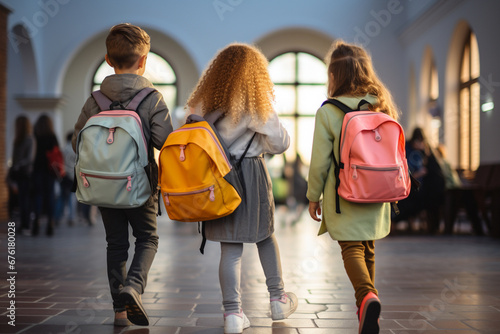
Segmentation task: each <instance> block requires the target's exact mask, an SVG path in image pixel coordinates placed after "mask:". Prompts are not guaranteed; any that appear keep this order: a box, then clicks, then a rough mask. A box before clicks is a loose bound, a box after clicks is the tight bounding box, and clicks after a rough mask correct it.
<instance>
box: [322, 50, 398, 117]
mask: <svg viewBox="0 0 500 334" xmlns="http://www.w3.org/2000/svg"><path fill="white" fill-rule="evenodd" d="M326 63H327V64H328V97H329V98H335V97H339V96H343V95H347V96H364V95H366V94H370V95H373V96H375V97H377V100H378V101H377V103H375V104H374V105H370V106H369V109H370V110H372V111H381V112H383V113H386V114H388V115H389V116H391V117H392V118H394V119H396V120H397V119H398V117H399V112H398V110H397V107H396V105H395V104H394V102H393V101H392V96H391V93H390V92H389V90H388V89H387V88H386V87H385V86H384V84H383V83H382V82H381V81H380V79H379V78H378V76H377V74H376V73H375V70H374V68H373V64H372V60H371V58H370V56H369V54H368V53H367V52H366V51H365V50H364V49H363V48H362V47H359V46H356V45H352V44H347V43H345V42H343V41H336V42H334V43H333V44H332V47H331V49H330V52H329V53H328V56H327V59H326Z"/></svg>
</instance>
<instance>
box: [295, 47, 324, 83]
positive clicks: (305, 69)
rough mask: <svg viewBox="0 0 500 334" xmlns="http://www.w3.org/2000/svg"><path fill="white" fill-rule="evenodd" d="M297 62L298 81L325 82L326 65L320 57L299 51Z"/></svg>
mask: <svg viewBox="0 0 500 334" xmlns="http://www.w3.org/2000/svg"><path fill="white" fill-rule="evenodd" d="M298 62H299V64H298V65H299V71H298V72H299V73H298V81H299V82H300V83H322V84H324V83H326V81H327V74H326V65H325V63H323V62H322V61H321V60H320V59H318V58H316V57H314V56H313V55H310V54H308V53H303V52H300V53H299V54H298Z"/></svg>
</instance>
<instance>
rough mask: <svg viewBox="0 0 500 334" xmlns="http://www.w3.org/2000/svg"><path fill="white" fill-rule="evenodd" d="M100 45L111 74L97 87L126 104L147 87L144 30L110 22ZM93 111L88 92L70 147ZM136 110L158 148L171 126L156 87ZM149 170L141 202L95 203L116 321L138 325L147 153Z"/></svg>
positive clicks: (148, 257)
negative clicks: (131, 248) (131, 244)
mask: <svg viewBox="0 0 500 334" xmlns="http://www.w3.org/2000/svg"><path fill="white" fill-rule="evenodd" d="M106 49H107V53H106V61H107V63H108V64H109V65H110V66H111V67H113V69H114V71H115V75H110V76H108V77H106V78H105V79H104V81H103V82H102V85H101V92H102V93H103V94H104V95H105V96H107V97H108V98H109V99H110V100H111V101H118V102H120V103H121V104H122V105H124V106H126V105H127V104H128V103H129V102H130V101H131V100H132V98H133V97H134V96H135V95H136V94H137V93H138V92H139V91H141V90H142V89H143V88H147V87H153V85H152V84H151V82H149V80H147V79H146V78H144V77H143V76H142V75H143V74H144V72H145V69H146V58H147V55H148V52H149V49H150V37H149V35H148V34H147V33H146V32H145V31H144V30H142V29H141V28H139V27H137V26H134V25H131V24H128V23H125V24H118V25H116V26H114V27H112V28H111V30H110V32H109V34H108V36H107V38H106ZM99 112H100V109H99V106H98V105H97V103H96V101H95V100H94V98H93V97H90V98H89V99H88V100H87V102H86V103H85V105H84V106H83V109H82V112H81V114H80V117H79V118H78V121H77V123H76V124H75V132H74V134H73V149H75V148H76V138H77V136H78V133H79V132H80V130H81V129H82V128H83V126H84V125H85V123H86V122H87V120H88V119H89V118H90V117H91V116H93V115H96V114H97V113H99ZM137 113H138V114H139V116H140V117H141V120H142V127H143V131H144V136H145V137H146V141H147V143H148V145H151V144H152V145H153V146H154V147H155V148H157V149H161V147H162V145H163V143H164V141H165V140H166V138H167V136H168V135H169V134H170V132H172V121H171V118H170V115H169V112H168V109H167V106H166V104H165V101H164V100H163V97H162V95H161V94H160V93H159V92H157V91H154V92H153V93H151V94H150V95H149V96H147V97H146V98H145V99H144V100H143V102H142V103H141V104H140V105H139V107H138V108H137ZM149 171H150V172H149V173H150V175H149V179H150V181H151V182H152V194H151V196H150V197H149V199H148V200H147V201H146V202H145V203H144V204H143V205H142V206H140V207H138V208H131V209H112V208H104V207H100V208H99V210H100V212H101V215H102V220H103V223H104V228H105V230H106V241H107V243H108V246H107V267H108V280H109V287H110V290H111V297H112V298H113V308H114V311H115V321H114V324H115V325H116V326H128V325H130V322H132V323H134V324H136V325H143V326H147V325H148V324H149V320H148V316H147V314H146V311H145V310H144V307H143V305H142V301H141V294H143V293H144V289H145V287H146V282H147V276H148V272H149V269H150V268H151V264H152V263H153V259H154V257H155V254H156V251H157V248H158V235H157V233H156V213H157V209H158V207H157V205H158V195H157V192H156V182H157V180H158V168H157V166H156V163H155V162H154V159H150V168H149ZM129 224H130V226H131V227H132V233H133V235H134V237H135V238H136V241H135V252H134V257H133V260H132V263H131V265H130V268H129V270H128V272H127V268H126V264H127V258H128V248H129V241H128V240H129V230H128V228H129V227H128V225H129ZM127 318H128V320H129V321H130V322H129V321H128V320H127Z"/></svg>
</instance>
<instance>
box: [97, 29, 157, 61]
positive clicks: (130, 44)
mask: <svg viewBox="0 0 500 334" xmlns="http://www.w3.org/2000/svg"><path fill="white" fill-rule="evenodd" d="M150 48H151V38H150V37H149V35H148V34H147V33H146V32H145V31H144V30H142V29H141V28H139V27H138V26H135V25H132V24H130V23H121V24H117V25H115V26H113V27H111V29H110V30H109V34H108V37H107V38H106V50H107V54H108V58H109V61H110V62H111V64H113V66H114V67H116V68H118V69H127V68H130V67H132V66H133V65H134V64H135V62H136V61H137V60H138V59H139V58H140V57H141V56H143V55H146V54H147V53H148V52H149V49H150Z"/></svg>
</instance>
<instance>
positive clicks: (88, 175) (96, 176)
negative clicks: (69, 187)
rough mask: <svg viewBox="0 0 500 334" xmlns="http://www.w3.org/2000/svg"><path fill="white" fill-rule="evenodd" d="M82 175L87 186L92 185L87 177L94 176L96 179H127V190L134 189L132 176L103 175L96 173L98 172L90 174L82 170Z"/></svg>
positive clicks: (84, 184)
mask: <svg viewBox="0 0 500 334" xmlns="http://www.w3.org/2000/svg"><path fill="white" fill-rule="evenodd" d="M80 177H81V178H82V181H83V186H84V187H85V188H88V187H90V183H89V181H88V180H87V177H93V178H96V179H105V180H125V179H126V180H127V191H131V190H132V176H131V175H129V176H103V175H96V174H88V173H83V172H80Z"/></svg>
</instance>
